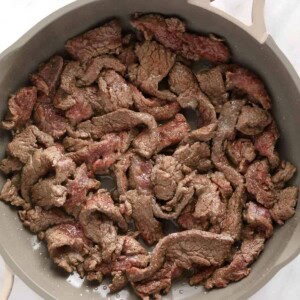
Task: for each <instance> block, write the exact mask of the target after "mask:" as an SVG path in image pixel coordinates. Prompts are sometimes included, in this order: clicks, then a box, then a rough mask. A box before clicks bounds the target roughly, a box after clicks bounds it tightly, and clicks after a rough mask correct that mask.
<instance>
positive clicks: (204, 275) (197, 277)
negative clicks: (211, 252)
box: [189, 266, 217, 285]
mask: <svg viewBox="0 0 300 300" xmlns="http://www.w3.org/2000/svg"><path fill="white" fill-rule="evenodd" d="M216 269H217V267H215V266H211V267H203V268H199V269H198V270H197V271H196V273H195V274H194V275H193V276H192V277H191V278H190V279H189V284H190V285H198V284H203V283H204V282H205V281H206V279H208V278H209V277H210V276H211V275H212V274H213V272H214V271H215V270H216Z"/></svg>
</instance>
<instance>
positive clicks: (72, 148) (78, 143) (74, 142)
mask: <svg viewBox="0 0 300 300" xmlns="http://www.w3.org/2000/svg"><path fill="white" fill-rule="evenodd" d="M91 143H92V141H91V140H84V139H79V138H73V137H71V136H66V137H65V138H64V140H63V146H64V148H65V150H66V151H67V152H76V151H79V150H81V149H82V148H84V147H86V146H89V145H90V144H91Z"/></svg>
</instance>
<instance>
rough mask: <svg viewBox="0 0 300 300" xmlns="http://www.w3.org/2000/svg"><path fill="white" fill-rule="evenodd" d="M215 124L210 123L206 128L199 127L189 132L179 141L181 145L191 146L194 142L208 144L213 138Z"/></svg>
mask: <svg viewBox="0 0 300 300" xmlns="http://www.w3.org/2000/svg"><path fill="white" fill-rule="evenodd" d="M216 128H217V123H212V124H210V125H207V126H203V127H200V128H198V129H195V130H193V131H191V132H190V133H189V134H187V135H186V136H185V138H184V139H183V140H182V141H181V144H193V143H195V142H209V141H210V140H211V139H213V138H214V137H215V134H216V131H215V130H216Z"/></svg>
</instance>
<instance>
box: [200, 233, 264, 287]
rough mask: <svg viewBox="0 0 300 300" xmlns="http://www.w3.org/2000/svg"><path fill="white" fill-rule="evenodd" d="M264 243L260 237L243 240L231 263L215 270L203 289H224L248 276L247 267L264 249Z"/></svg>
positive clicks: (248, 269) (248, 270)
mask: <svg viewBox="0 0 300 300" xmlns="http://www.w3.org/2000/svg"><path fill="white" fill-rule="evenodd" d="M264 242H265V238H264V237H262V236H260V235H256V236H254V237H252V238H246V239H244V240H243V243H242V245H241V249H240V250H239V251H238V252H237V253H236V254H235V255H234V256H233V259H232V261H231V263H230V264H229V265H227V266H225V267H222V268H220V269H217V270H216V271H215V272H214V273H213V274H212V276H211V277H210V278H209V279H208V280H207V281H206V282H205V284H204V286H205V288H206V289H212V288H213V287H218V288H221V287H226V286H227V285H228V284H229V283H230V282H235V281H239V280H241V279H242V278H244V277H246V276H248V275H249V273H250V271H251V269H250V268H249V267H248V266H249V265H251V264H252V263H253V261H254V260H255V259H256V258H257V257H258V255H259V254H260V253H261V251H262V250H263V249H264Z"/></svg>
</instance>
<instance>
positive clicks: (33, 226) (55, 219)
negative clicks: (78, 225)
mask: <svg viewBox="0 0 300 300" xmlns="http://www.w3.org/2000/svg"><path fill="white" fill-rule="evenodd" d="M19 216H20V219H21V221H22V223H23V225H24V226H25V227H28V228H29V230H30V231H31V232H33V233H38V232H40V231H44V230H46V229H48V228H49V227H52V226H54V225H59V224H66V223H72V222H73V221H74V219H73V218H72V217H70V216H68V215H67V214H65V212H64V211H63V210H60V209H58V208H52V209H49V210H44V209H42V208H41V207H39V206H35V207H34V208H32V209H29V210H22V211H19Z"/></svg>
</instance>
